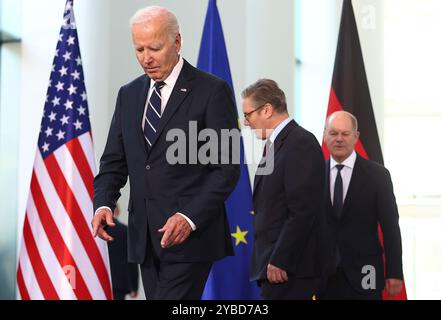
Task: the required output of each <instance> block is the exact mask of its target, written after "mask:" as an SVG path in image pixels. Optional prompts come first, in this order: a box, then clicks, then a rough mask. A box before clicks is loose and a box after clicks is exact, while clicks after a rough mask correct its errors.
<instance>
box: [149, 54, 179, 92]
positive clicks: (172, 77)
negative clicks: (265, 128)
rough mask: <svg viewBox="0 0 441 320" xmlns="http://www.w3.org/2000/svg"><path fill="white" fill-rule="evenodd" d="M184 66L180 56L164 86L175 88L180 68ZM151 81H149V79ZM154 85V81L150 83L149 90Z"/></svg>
mask: <svg viewBox="0 0 441 320" xmlns="http://www.w3.org/2000/svg"><path fill="white" fill-rule="evenodd" d="M183 66H184V59H183V58H182V56H179V60H178V63H177V64H176V65H175V66H174V68H173V70H172V72H171V73H170V74H169V75H168V77H167V79H165V80H164V82H165V84H166V85H167V86H169V87H170V88H173V87H174V86H175V83H176V81H177V80H178V77H179V74H180V73H181V70H182V67H183ZM150 80H151V79H150ZM154 85H155V81H152V80H151V81H150V89H151V88H153V86H154Z"/></svg>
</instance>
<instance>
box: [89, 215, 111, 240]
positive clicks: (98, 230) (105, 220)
mask: <svg viewBox="0 0 441 320" xmlns="http://www.w3.org/2000/svg"><path fill="white" fill-rule="evenodd" d="M107 226H109V227H114V226H115V223H114V222H113V214H112V211H110V210H109V209H106V208H102V209H99V210H98V211H97V213H96V214H95V215H94V216H93V219H92V230H93V231H92V234H93V236H94V237H96V236H97V235H98V237H100V238H101V239H103V240H104V241H113V238H112V237H111V236H110V235H109V234H108V233H107V232H106V230H104V227H107Z"/></svg>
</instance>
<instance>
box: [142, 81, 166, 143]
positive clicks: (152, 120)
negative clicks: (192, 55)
mask: <svg viewBox="0 0 441 320" xmlns="http://www.w3.org/2000/svg"><path fill="white" fill-rule="evenodd" d="M164 85H165V82H164V81H160V82H156V83H155V85H154V86H153V91H152V94H151V95H150V99H149V102H148V105H147V112H146V115H145V120H144V137H145V139H146V141H147V145H148V148H149V149H150V147H151V146H152V145H153V143H154V142H155V139H156V130H157V129H158V126H159V121H160V120H161V89H162V87H163V86H164Z"/></svg>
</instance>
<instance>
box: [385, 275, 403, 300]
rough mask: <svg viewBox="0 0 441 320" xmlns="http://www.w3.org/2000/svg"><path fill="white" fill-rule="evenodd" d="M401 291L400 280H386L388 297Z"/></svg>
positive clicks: (401, 282) (401, 284)
mask: <svg viewBox="0 0 441 320" xmlns="http://www.w3.org/2000/svg"><path fill="white" fill-rule="evenodd" d="M401 289H403V280H401V279H392V278H390V279H386V291H387V293H388V294H389V296H391V297H393V296H395V295H397V294H399V293H400V292H401Z"/></svg>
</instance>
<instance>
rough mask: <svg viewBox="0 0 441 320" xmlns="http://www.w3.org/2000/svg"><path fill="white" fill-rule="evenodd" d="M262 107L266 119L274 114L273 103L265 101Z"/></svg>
mask: <svg viewBox="0 0 441 320" xmlns="http://www.w3.org/2000/svg"><path fill="white" fill-rule="evenodd" d="M263 108H264V112H265V116H266V118H267V119H269V118H271V117H272V115H273V114H274V107H273V105H272V104H271V103H267V104H266V105H265V107H263Z"/></svg>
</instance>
